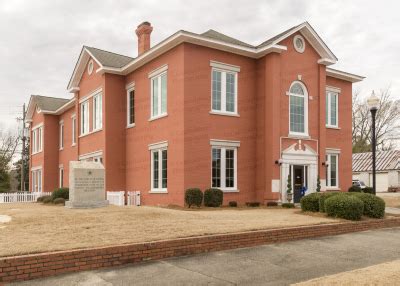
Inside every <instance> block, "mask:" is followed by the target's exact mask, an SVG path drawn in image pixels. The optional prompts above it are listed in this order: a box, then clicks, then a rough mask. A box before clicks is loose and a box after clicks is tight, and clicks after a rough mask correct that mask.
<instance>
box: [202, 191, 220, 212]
mask: <svg viewBox="0 0 400 286" xmlns="http://www.w3.org/2000/svg"><path fill="white" fill-rule="evenodd" d="M223 200H224V193H223V192H222V191H221V190H220V189H213V188H211V189H207V190H205V191H204V205H205V206H206V207H214V208H215V207H220V206H221V205H222V202H223Z"/></svg>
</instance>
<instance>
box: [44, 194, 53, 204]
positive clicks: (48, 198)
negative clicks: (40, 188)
mask: <svg viewBox="0 0 400 286" xmlns="http://www.w3.org/2000/svg"><path fill="white" fill-rule="evenodd" d="M42 198H43V199H42V202H43V203H45V204H50V203H52V202H53V198H52V197H51V196H43V197H42Z"/></svg>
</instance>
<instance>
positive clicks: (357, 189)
mask: <svg viewBox="0 0 400 286" xmlns="http://www.w3.org/2000/svg"><path fill="white" fill-rule="evenodd" d="M349 193H361V188H360V187H359V186H351V187H350V188H349Z"/></svg>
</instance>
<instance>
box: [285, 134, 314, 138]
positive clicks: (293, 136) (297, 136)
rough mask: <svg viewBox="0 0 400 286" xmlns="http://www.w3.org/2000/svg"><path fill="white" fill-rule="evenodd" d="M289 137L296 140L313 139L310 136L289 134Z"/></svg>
mask: <svg viewBox="0 0 400 286" xmlns="http://www.w3.org/2000/svg"><path fill="white" fill-rule="evenodd" d="M288 137H289V138H294V139H311V136H310V135H308V134H296V133H289V135H288Z"/></svg>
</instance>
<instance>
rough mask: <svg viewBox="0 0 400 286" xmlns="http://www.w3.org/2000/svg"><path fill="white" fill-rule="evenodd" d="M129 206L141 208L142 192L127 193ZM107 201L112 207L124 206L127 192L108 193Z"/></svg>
mask: <svg viewBox="0 0 400 286" xmlns="http://www.w3.org/2000/svg"><path fill="white" fill-rule="evenodd" d="M126 194H127V205H128V206H140V191H132V192H126ZM107 200H108V202H109V203H110V205H115V206H124V205H125V192H124V191H120V192H107Z"/></svg>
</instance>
